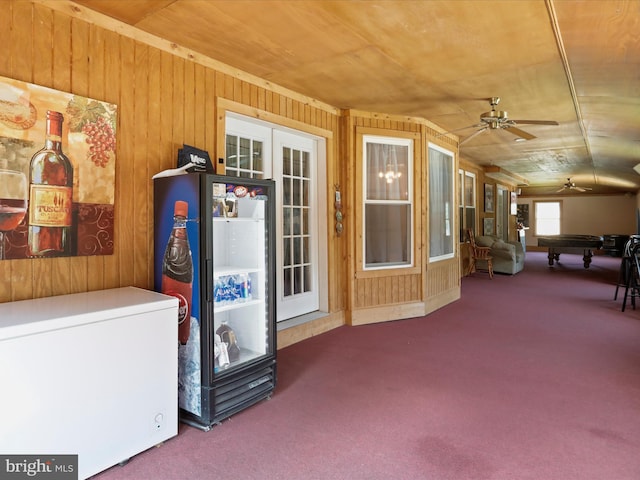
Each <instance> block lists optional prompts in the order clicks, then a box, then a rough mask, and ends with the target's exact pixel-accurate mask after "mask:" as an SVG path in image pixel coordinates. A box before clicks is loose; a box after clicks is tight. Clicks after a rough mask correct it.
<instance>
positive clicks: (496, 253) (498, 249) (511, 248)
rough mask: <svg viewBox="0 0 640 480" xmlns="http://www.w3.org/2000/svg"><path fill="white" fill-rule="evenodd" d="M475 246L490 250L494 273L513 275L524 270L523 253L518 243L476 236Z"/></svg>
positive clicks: (486, 236)
mask: <svg viewBox="0 0 640 480" xmlns="http://www.w3.org/2000/svg"><path fill="white" fill-rule="evenodd" d="M476 245H478V246H479V247H489V248H491V256H492V257H493V271H494V272H497V273H506V274H507V275H515V274H516V273H518V272H520V271H521V270H522V269H523V268H524V257H525V251H524V248H522V244H521V243H520V242H505V241H504V240H502V239H500V238H498V237H496V236H494V235H478V236H477V237H476Z"/></svg>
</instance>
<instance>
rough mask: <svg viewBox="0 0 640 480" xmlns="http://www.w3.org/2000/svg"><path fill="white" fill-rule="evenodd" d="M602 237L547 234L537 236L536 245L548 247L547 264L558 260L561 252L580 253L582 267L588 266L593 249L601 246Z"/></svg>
mask: <svg viewBox="0 0 640 480" xmlns="http://www.w3.org/2000/svg"><path fill="white" fill-rule="evenodd" d="M602 244H603V238H602V237H600V236H597V235H549V236H544V237H538V246H539V247H547V248H549V255H548V257H549V265H551V266H553V261H554V260H555V261H556V262H558V263H559V262H560V254H561V253H578V254H579V253H582V260H583V261H584V268H589V265H590V264H591V257H592V256H593V251H594V250H599V249H601V248H602Z"/></svg>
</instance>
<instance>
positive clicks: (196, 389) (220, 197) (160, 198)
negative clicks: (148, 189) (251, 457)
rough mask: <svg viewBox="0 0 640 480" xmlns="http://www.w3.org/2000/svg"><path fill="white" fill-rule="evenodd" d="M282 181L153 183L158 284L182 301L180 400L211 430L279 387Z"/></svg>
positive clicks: (188, 416) (185, 416)
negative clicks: (278, 211)
mask: <svg viewBox="0 0 640 480" xmlns="http://www.w3.org/2000/svg"><path fill="white" fill-rule="evenodd" d="M274 194H275V188H274V183H273V181H271V180H254V179H246V178H240V177H228V176H221V175H212V174H206V173H190V174H186V175H177V176H172V177H164V178H156V179H155V180H154V195H155V198H154V205H155V208H154V220H155V225H154V241H155V250H154V254H155V262H154V265H155V275H154V284H155V289H156V290H157V291H158V292H162V293H165V294H168V295H173V296H175V297H177V298H178V300H179V313H178V319H177V322H178V326H177V328H178V403H179V406H180V417H181V419H182V421H184V422H185V423H189V424H191V425H194V426H197V427H199V428H202V429H205V430H208V429H209V428H211V426H213V425H214V424H216V423H219V422H220V421H221V420H223V419H225V418H227V417H229V416H231V415H233V414H234V413H237V412H239V411H240V410H242V409H244V408H246V407H248V406H250V405H253V404H254V403H256V402H258V401H260V400H262V399H264V398H268V397H269V396H270V395H271V393H272V392H273V389H274V388H275V384H276V328H275V301H274V289H275V273H274V263H273V262H274V255H275V242H274V235H275V229H274V219H275V210H274V208H275V207H274V205H275V203H274V201H275V198H274Z"/></svg>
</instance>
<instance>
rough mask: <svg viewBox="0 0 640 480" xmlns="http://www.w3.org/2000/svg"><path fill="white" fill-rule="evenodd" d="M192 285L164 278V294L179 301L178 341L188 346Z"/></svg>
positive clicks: (165, 276) (164, 276)
mask: <svg viewBox="0 0 640 480" xmlns="http://www.w3.org/2000/svg"><path fill="white" fill-rule="evenodd" d="M191 286H192V284H191V283H184V282H179V281H177V280H174V279H173V278H170V277H168V276H167V275H163V276H162V293H164V294H165V295H171V296H172V297H176V298H177V299H178V340H179V341H180V343H181V344H182V345H186V343H187V341H188V340H189V333H190V331H191V295H192V288H191Z"/></svg>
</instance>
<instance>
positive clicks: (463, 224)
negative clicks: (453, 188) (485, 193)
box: [458, 168, 478, 243]
mask: <svg viewBox="0 0 640 480" xmlns="http://www.w3.org/2000/svg"><path fill="white" fill-rule="evenodd" d="M458 177H459V179H460V197H459V201H460V206H459V209H458V212H459V215H460V219H459V227H460V228H459V229H458V233H459V235H460V239H459V241H460V243H464V242H466V240H467V239H466V231H467V228H471V229H473V232H474V233H475V234H477V229H476V225H477V223H478V216H477V211H478V210H477V205H476V203H477V198H476V185H477V179H478V177H477V175H476V174H475V173H474V172H470V171H468V170H465V169H463V168H460V169H458ZM467 178H470V179H471V194H470V195H469V198H470V200H471V203H470V204H467V198H466V197H467V195H466V193H467V192H466V179H467ZM468 209H469V210H471V209H473V222H472V225H468V224H467V210H468Z"/></svg>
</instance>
